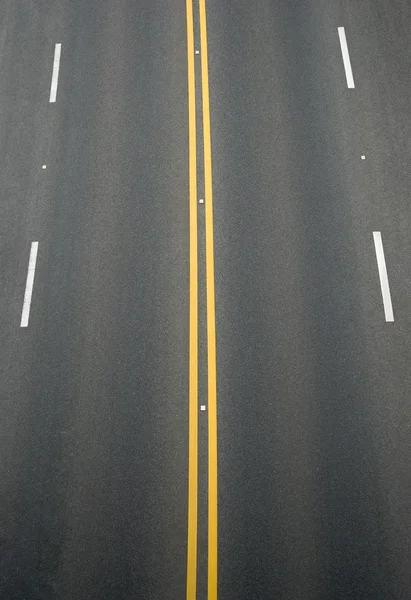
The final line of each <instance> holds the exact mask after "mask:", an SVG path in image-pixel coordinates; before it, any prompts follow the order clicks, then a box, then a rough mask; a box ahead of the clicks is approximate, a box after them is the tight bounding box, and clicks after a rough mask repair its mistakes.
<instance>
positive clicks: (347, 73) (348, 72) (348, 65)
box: [338, 27, 355, 88]
mask: <svg viewBox="0 0 411 600" xmlns="http://www.w3.org/2000/svg"><path fill="white" fill-rule="evenodd" d="M338 37H339V38H340V45H341V52H342V57H343V62H344V69H345V76H346V78H347V86H348V87H349V88H355V85H354V77H353V74H352V69H351V61H350V55H349V52H348V45H347V38H346V37H345V29H344V27H339V28H338Z"/></svg>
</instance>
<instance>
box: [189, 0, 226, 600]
mask: <svg viewBox="0 0 411 600" xmlns="http://www.w3.org/2000/svg"><path fill="white" fill-rule="evenodd" d="M199 5H200V38H201V80H202V109H203V139H204V188H205V189H204V202H205V235H206V296H207V373H208V377H207V384H208V600H217V516H218V514H217V384H216V333H215V289H214V236H213V185H212V162H211V128H210V94H209V82H208V47H207V19H206V5H205V0H200V2H199ZM186 11H187V50H188V119H189V189H190V192H189V195H190V342H189V456H188V540H187V596H186V600H196V592H197V521H198V518H197V517H198V409H199V407H198V240H197V202H198V199H197V152H196V144H197V139H196V96H195V64H194V50H195V49H194V17H193V0H186Z"/></svg>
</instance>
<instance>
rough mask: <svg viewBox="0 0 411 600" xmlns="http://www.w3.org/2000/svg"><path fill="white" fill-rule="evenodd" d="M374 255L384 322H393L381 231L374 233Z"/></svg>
mask: <svg viewBox="0 0 411 600" xmlns="http://www.w3.org/2000/svg"><path fill="white" fill-rule="evenodd" d="M373 236H374V245H375V254H376V256H377V264H378V273H379V276H380V284H381V293H382V301H383V304H384V313H385V320H386V321H387V322H393V321H394V313H393V310H392V303H391V294H390V285H389V283H388V274H387V265H386V264H385V256H384V248H383V245H382V239H381V231H374V232H373Z"/></svg>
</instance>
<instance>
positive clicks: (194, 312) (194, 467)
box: [186, 0, 198, 600]
mask: <svg viewBox="0 0 411 600" xmlns="http://www.w3.org/2000/svg"><path fill="white" fill-rule="evenodd" d="M186 14H187V68H188V138H189V139H188V147H189V207H190V208H189V229H190V300H189V328H190V329H189V392H188V394H189V398H188V405H189V406H188V411H189V415H188V528H187V581H186V585H187V587H186V600H196V598H197V521H198V241H197V237H198V234H197V227H198V225H197V150H196V144H197V141H196V97H195V67H194V18H193V0H186Z"/></svg>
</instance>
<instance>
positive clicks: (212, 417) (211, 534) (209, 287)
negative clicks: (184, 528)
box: [200, 0, 218, 600]
mask: <svg viewBox="0 0 411 600" xmlns="http://www.w3.org/2000/svg"><path fill="white" fill-rule="evenodd" d="M200 38H201V39H200V41H201V46H200V47H201V77H202V97H203V139H204V190H205V193H204V205H205V230H206V231H205V237H206V297H207V375H208V377H207V386H208V403H207V409H208V588H207V597H208V600H217V566H218V495H217V485H218V464H217V366H216V363H217V359H216V322H215V277H214V224H213V177H212V156H211V123H210V86H209V76H208V42H207V17H206V2H205V0H200Z"/></svg>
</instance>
